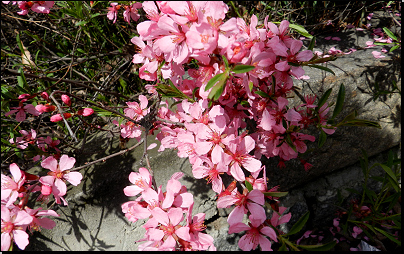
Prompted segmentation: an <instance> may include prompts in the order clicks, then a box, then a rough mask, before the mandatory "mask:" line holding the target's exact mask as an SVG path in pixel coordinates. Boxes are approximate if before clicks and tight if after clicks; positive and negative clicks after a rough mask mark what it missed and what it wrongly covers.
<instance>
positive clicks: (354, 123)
mask: <svg viewBox="0 0 404 254" xmlns="http://www.w3.org/2000/svg"><path fill="white" fill-rule="evenodd" d="M339 126H363V127H375V128H378V129H381V128H382V127H381V126H380V124H379V123H377V122H374V121H369V120H364V119H353V120H350V121H346V122H344V123H342V124H339Z"/></svg>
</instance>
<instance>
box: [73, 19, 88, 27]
mask: <svg viewBox="0 0 404 254" xmlns="http://www.w3.org/2000/svg"><path fill="white" fill-rule="evenodd" d="M87 22H88V21H87V20H82V21H79V22H77V23H76V24H75V26H82V25H85V24H87Z"/></svg>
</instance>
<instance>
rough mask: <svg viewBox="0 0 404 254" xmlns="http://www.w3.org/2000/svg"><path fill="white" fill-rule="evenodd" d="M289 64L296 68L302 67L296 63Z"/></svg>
mask: <svg viewBox="0 0 404 254" xmlns="http://www.w3.org/2000/svg"><path fill="white" fill-rule="evenodd" d="M288 64H289V65H290V66H295V67H299V66H300V64H298V63H294V62H288Z"/></svg>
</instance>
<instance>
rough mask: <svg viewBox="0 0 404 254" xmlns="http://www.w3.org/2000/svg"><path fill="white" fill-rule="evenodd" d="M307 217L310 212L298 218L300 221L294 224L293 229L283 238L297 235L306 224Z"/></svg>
mask: <svg viewBox="0 0 404 254" xmlns="http://www.w3.org/2000/svg"><path fill="white" fill-rule="evenodd" d="M309 217H310V212H309V211H307V212H306V213H305V214H304V215H303V216H302V217H300V219H299V220H298V221H297V222H296V223H295V225H293V227H292V228H291V229H290V231H289V232H288V233H287V234H285V236H287V235H294V234H296V233H298V232H299V231H300V230H302V228H303V227H304V225H305V224H306V222H307V220H308V219H309Z"/></svg>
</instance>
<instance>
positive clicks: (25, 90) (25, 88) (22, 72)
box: [17, 68, 31, 94]
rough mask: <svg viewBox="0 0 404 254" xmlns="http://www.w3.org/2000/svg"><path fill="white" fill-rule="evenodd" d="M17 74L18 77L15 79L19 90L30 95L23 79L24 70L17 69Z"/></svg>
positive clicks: (29, 90)
mask: <svg viewBox="0 0 404 254" xmlns="http://www.w3.org/2000/svg"><path fill="white" fill-rule="evenodd" d="M18 73H19V74H20V76H18V77H17V81H18V85H19V86H20V88H21V90H22V91H24V92H26V93H29V94H31V89H30V88H29V86H28V83H27V80H26V79H25V75H24V70H23V69H22V68H20V69H18Z"/></svg>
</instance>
